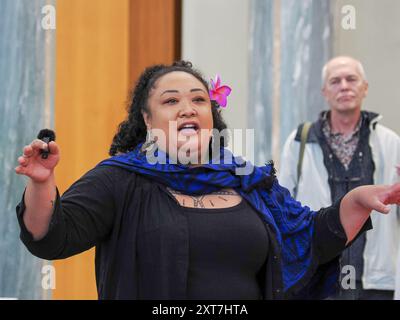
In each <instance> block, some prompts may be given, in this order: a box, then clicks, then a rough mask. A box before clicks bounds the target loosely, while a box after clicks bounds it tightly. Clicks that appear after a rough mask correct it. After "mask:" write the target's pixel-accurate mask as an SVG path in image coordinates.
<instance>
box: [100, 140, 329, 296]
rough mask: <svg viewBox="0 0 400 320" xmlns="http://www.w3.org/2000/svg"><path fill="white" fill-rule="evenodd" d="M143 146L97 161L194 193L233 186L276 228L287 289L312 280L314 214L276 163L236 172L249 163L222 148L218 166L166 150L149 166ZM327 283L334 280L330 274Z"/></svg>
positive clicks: (207, 192) (285, 287)
mask: <svg viewBox="0 0 400 320" xmlns="http://www.w3.org/2000/svg"><path fill="white" fill-rule="evenodd" d="M141 146H142V145H138V146H137V147H136V148H135V149H134V150H133V151H131V152H129V153H125V154H121V155H117V156H114V157H111V158H109V159H107V160H104V161H102V162H100V163H99V165H111V166H118V167H123V168H125V169H127V170H129V171H133V172H135V173H138V174H141V175H144V176H147V177H150V178H151V179H153V180H155V181H158V182H160V183H162V184H164V185H167V186H168V187H170V188H172V189H175V190H178V191H181V192H182V193H185V194H190V195H201V194H209V193H212V192H214V191H217V190H220V189H222V188H232V189H234V190H235V191H236V192H238V193H239V194H240V195H241V196H242V197H243V198H244V199H246V200H247V201H248V202H249V203H250V205H251V206H252V207H253V208H254V209H255V210H257V211H258V212H259V213H261V216H262V217H263V218H264V221H265V222H266V223H267V224H268V225H269V226H270V227H271V228H272V229H273V231H274V234H275V236H276V239H277V241H278V243H279V246H280V249H281V257H282V261H281V268H282V280H283V287H284V290H285V291H286V290H288V289H289V288H291V287H293V286H295V285H296V284H298V283H299V282H303V281H304V277H305V276H307V278H308V279H309V277H310V275H309V271H311V272H314V270H310V268H311V267H312V265H313V261H312V252H311V251H312V239H313V231H314V216H315V214H316V212H314V211H311V210H310V208H308V207H306V206H302V205H301V204H300V203H299V202H298V201H296V200H294V199H293V198H292V197H291V195H290V193H289V191H288V190H287V189H286V188H283V187H282V186H280V185H279V183H278V181H277V180H276V178H275V176H274V173H275V170H274V168H273V165H272V164H268V165H265V166H262V167H256V166H251V168H252V169H253V170H252V171H251V173H249V174H247V175H237V174H236V172H237V171H236V170H238V169H239V170H240V169H243V168H244V167H245V166H246V164H247V165H249V163H248V162H247V163H246V162H244V161H243V159H242V158H240V157H234V156H233V155H232V153H231V152H230V151H229V150H227V149H224V148H221V150H220V158H219V159H220V164H212V163H211V161H210V162H209V163H208V164H204V165H201V166H198V167H189V166H186V165H182V164H172V163H171V162H172V161H170V159H169V158H168V155H166V154H165V153H164V154H162V157H164V159H165V160H166V161H165V162H163V163H164V164H162V163H155V164H151V163H149V162H148V160H147V158H146V154H145V153H144V152H142V151H141ZM160 153H161V151H156V153H155V154H154V155H155V156H156V157H159V156H160ZM224 154H225V158H224ZM162 157H161V158H162ZM224 159H225V160H226V159H228V161H226V162H225V161H224ZM214 163H215V162H214ZM313 268H315V266H313ZM329 281H330V283H332V284H334V281H332V278H331V279H330V280H329ZM325 285H326V283H325ZM329 286H330V285H329ZM328 290H329V289H328Z"/></svg>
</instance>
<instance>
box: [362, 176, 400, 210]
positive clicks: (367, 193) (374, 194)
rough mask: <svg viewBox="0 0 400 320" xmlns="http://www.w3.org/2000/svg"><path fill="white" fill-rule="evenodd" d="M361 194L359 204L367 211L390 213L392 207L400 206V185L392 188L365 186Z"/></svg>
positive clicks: (394, 185) (391, 186) (397, 184)
mask: <svg viewBox="0 0 400 320" xmlns="http://www.w3.org/2000/svg"><path fill="white" fill-rule="evenodd" d="M361 188H365V189H364V190H362V192H360V193H359V199H358V201H359V203H360V204H361V205H363V206H364V207H365V208H366V209H370V210H375V211H378V212H381V213H389V211H390V205H392V204H394V205H400V183H396V184H393V185H390V186H385V185H376V186H364V187H361Z"/></svg>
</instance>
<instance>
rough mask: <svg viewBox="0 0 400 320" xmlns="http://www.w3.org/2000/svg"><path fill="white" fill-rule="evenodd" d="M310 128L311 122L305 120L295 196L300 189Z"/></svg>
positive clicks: (295, 196)
mask: <svg viewBox="0 0 400 320" xmlns="http://www.w3.org/2000/svg"><path fill="white" fill-rule="evenodd" d="M310 128H311V122H305V123H304V125H303V128H302V129H301V141H300V150H299V160H298V162H297V181H296V187H295V188H294V198H297V191H298V187H299V181H300V177H301V169H302V166H303V158H304V149H305V147H306V142H307V138H308V132H309V131H310Z"/></svg>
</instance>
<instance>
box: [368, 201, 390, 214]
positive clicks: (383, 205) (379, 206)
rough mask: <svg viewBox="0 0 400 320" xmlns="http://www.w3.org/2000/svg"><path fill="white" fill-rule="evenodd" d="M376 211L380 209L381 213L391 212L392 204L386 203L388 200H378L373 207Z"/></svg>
mask: <svg viewBox="0 0 400 320" xmlns="http://www.w3.org/2000/svg"><path fill="white" fill-rule="evenodd" d="M372 209H373V210H375V211H378V212H380V213H389V211H390V205H388V204H386V202H382V201H380V200H377V201H376V202H375V203H374V206H373V208H372Z"/></svg>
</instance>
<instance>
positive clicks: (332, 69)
mask: <svg viewBox="0 0 400 320" xmlns="http://www.w3.org/2000/svg"><path fill="white" fill-rule="evenodd" d="M348 76H356V77H359V78H362V74H361V71H360V70H359V67H358V63H357V62H356V61H353V60H348V59H343V60H337V61H332V62H331V63H330V64H329V65H328V66H327V79H328V80H329V79H332V78H337V77H340V78H342V77H348Z"/></svg>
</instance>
